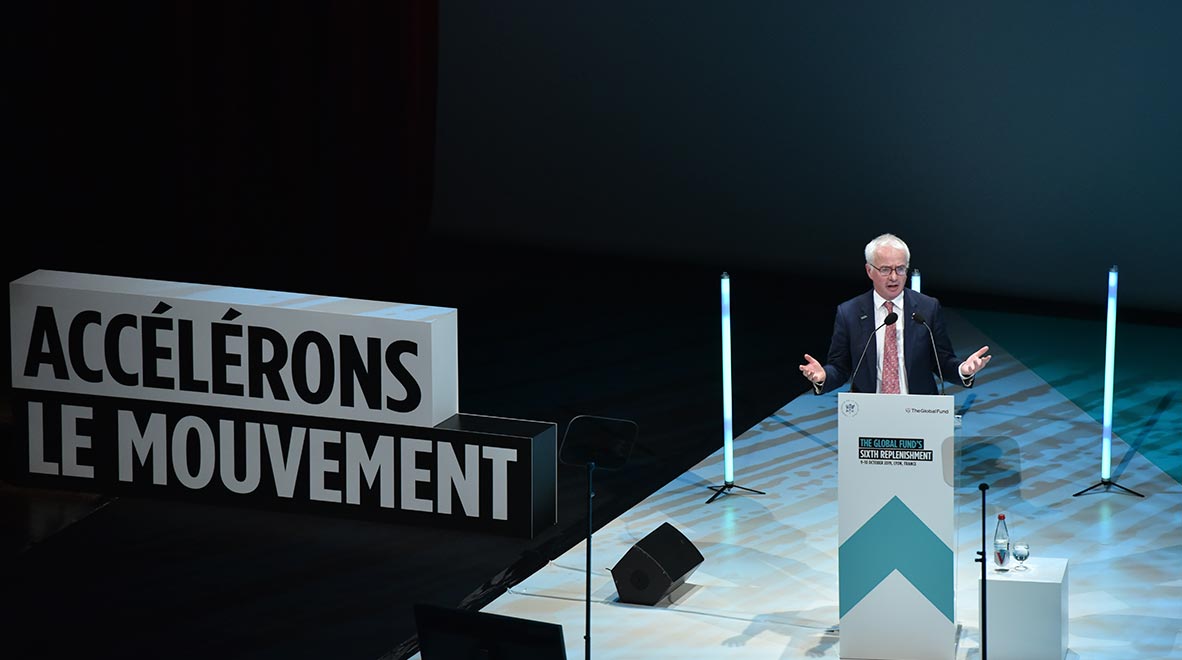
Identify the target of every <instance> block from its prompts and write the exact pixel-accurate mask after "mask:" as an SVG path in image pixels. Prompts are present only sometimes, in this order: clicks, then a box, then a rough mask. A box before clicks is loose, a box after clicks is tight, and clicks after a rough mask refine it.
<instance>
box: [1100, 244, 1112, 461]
mask: <svg viewBox="0 0 1182 660" xmlns="http://www.w3.org/2000/svg"><path fill="white" fill-rule="evenodd" d="M1115 364H1116V266H1113V267H1112V268H1111V269H1110V270H1109V271H1108V328H1107V332H1106V333H1105V340H1104V448H1103V450H1102V452H1103V453H1102V454H1101V458H1100V479H1101V480H1103V481H1109V480H1110V479H1111V477H1112V385H1113V373H1114V372H1115Z"/></svg>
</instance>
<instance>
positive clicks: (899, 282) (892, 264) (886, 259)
mask: <svg viewBox="0 0 1182 660" xmlns="http://www.w3.org/2000/svg"><path fill="white" fill-rule="evenodd" d="M906 265H907V259H906V257H905V255H904V254H903V251H902V250H900V249H898V248H893V247H886V246H883V247H880V248H878V250H877V251H875V253H874V263H873V264H866V276H867V277H869V278H870V281H871V282H873V283H874V290H875V291H877V292H878V295H880V296H882V297H883V298H886V299H887V300H894V299H895V298H896V297H898V295H899V294H900V293H903V282H904V280H905V279H906V278H907V275H906V274H903V275H899V274H898V273H896V272H895V269H897V268H898V267H900V266H906ZM883 266H886V267H888V268H890V269H891V272H890V273H888V274H887V275H883V274H882V273H880V272H878V268H881V267H883ZM876 267H877V268H876Z"/></svg>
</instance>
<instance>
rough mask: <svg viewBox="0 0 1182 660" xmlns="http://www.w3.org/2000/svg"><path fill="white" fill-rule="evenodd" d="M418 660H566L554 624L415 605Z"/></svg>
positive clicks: (563, 646) (559, 628)
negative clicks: (525, 659) (526, 659)
mask: <svg viewBox="0 0 1182 660" xmlns="http://www.w3.org/2000/svg"><path fill="white" fill-rule="evenodd" d="M415 625H416V627H417V628H418V635H419V654H420V656H421V657H422V660H519V659H521V658H529V659H531V660H566V641H565V640H564V639H563V637H562V626H560V625H558V624H557V623H546V622H544V621H533V620H531V619H519V618H516V617H511V616H503V615H500V614H489V613H487V612H472V611H468V610H461V609H454V608H449V607H440V606H438V605H428V604H426V603H418V604H416V605H415Z"/></svg>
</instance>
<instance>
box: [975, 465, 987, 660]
mask: <svg viewBox="0 0 1182 660" xmlns="http://www.w3.org/2000/svg"><path fill="white" fill-rule="evenodd" d="M977 488H980V489H981V549H980V550H978V551H977V558H976V559H974V560H973V561H977V562H981V660H987V659H988V655H987V654H986V647H985V639H986V634H985V609H986V607H985V565H986V564H987V563H988V559H987V557H988V556H989V554H988V553H987V552H986V551H985V519H986V517H987V514H986V510H985V491H987V490H989V484H986V483H983V484H981V485H979V486H977Z"/></svg>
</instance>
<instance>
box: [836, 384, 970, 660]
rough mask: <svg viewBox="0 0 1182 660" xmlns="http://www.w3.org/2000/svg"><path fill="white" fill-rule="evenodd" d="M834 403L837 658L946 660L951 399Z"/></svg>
mask: <svg viewBox="0 0 1182 660" xmlns="http://www.w3.org/2000/svg"><path fill="white" fill-rule="evenodd" d="M837 402H838V411H837V442H838V461H837V465H838V470H837V474H838V476H837V486H838V595H839V612H840V616H841V642H840V645H839V650H840V656H841V657H842V658H859V659H860V658H873V659H877V660H952V658H953V657H954V656H955V651H956V621H955V582H954V581H955V573H956V572H955V567H954V556H955V552H954V550H953V548H954V546H955V523H954V484H955V482H954V475H953V465H954V461H955V456H956V454H955V445H954V438H953V433H954V431H953V426H954V424H953V418H954V413H953V410H954V399H953V397H951V396H936V395H931V396H929V395H914V394H912V395H896V394H856V393H847V392H843V393H841V394H839V395H838V399H837Z"/></svg>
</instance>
